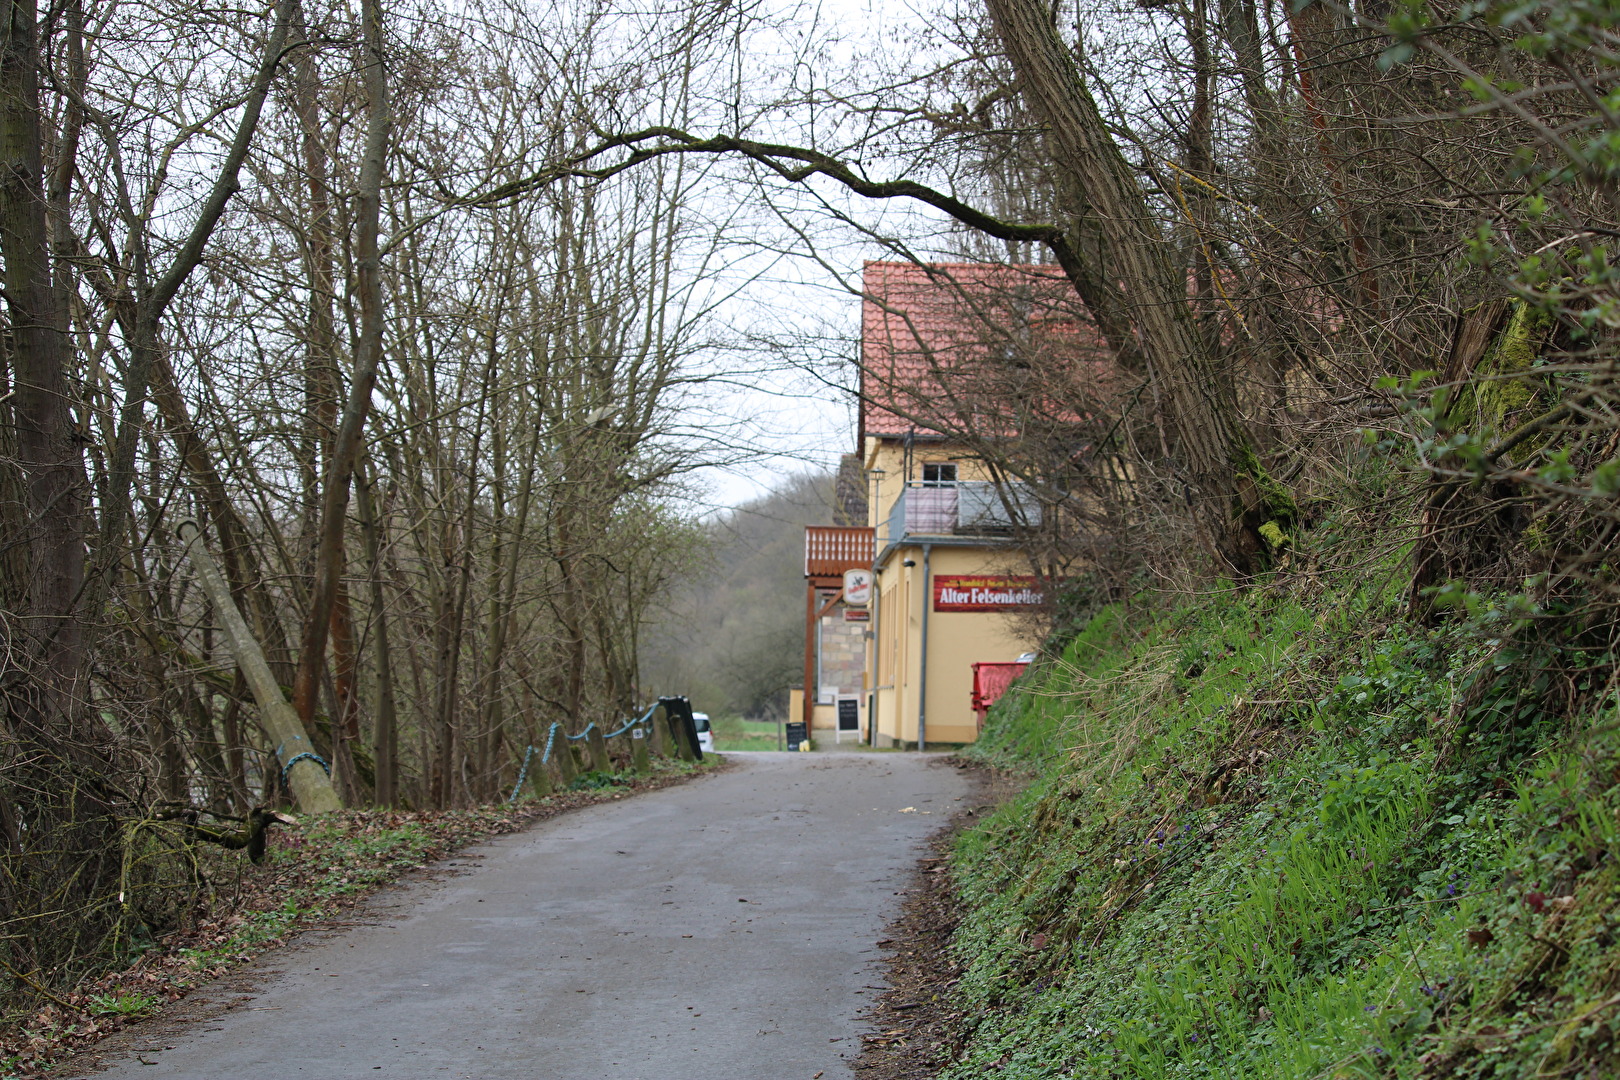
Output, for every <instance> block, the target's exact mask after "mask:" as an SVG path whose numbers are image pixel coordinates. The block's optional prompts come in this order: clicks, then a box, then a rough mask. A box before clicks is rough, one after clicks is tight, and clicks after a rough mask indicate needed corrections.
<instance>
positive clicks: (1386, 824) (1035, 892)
mask: <svg viewBox="0 0 1620 1080" xmlns="http://www.w3.org/2000/svg"><path fill="white" fill-rule="evenodd" d="M1536 634H1537V631H1536V630H1534V629H1533V628H1532V629H1530V630H1528V631H1522V632H1520V633H1518V635H1517V636H1515V635H1514V633H1513V628H1512V627H1511V626H1510V625H1508V624H1507V623H1505V622H1503V621H1501V620H1497V621H1496V622H1492V621H1491V619H1490V617H1489V616H1487V617H1485V618H1483V619H1482V620H1480V621H1476V622H1470V623H1459V624H1456V625H1451V626H1448V627H1444V628H1441V629H1426V628H1422V627H1414V626H1411V625H1409V624H1406V623H1404V622H1403V621H1402V620H1401V618H1400V617H1399V613H1398V611H1397V609H1396V608H1395V607H1394V606H1393V605H1392V604H1388V603H1385V602H1382V601H1379V600H1377V599H1374V598H1370V597H1368V596H1366V595H1364V594H1362V593H1360V592H1358V591H1357V590H1356V589H1354V588H1349V587H1347V588H1345V589H1343V590H1341V591H1338V592H1332V591H1330V592H1328V593H1327V594H1322V593H1320V591H1318V592H1317V593H1316V594H1314V595H1305V596H1294V595H1290V594H1289V593H1288V592H1287V591H1285V590H1281V589H1254V590H1250V591H1247V592H1243V593H1226V594H1217V595H1214V596H1211V597H1206V598H1204V599H1202V600H1200V601H1198V602H1195V603H1192V604H1187V605H1183V606H1181V607H1179V608H1175V609H1156V608H1154V607H1153V606H1152V604H1151V603H1150V602H1143V603H1141V604H1139V605H1138V606H1137V607H1136V608H1135V609H1134V610H1127V609H1126V608H1125V607H1123V606H1119V607H1115V608H1111V609H1109V610H1106V611H1104V612H1103V613H1102V614H1100V615H1099V616H1097V618H1095V619H1093V620H1092V622H1091V623H1090V624H1089V625H1088V626H1087V627H1085V629H1084V630H1083V631H1082V632H1081V633H1080V634H1079V635H1078V636H1077V637H1076V639H1075V640H1074V641H1073V642H1071V643H1070V645H1069V647H1068V648H1067V649H1066V650H1065V652H1064V654H1063V656H1062V659H1061V660H1060V661H1058V662H1056V663H1054V664H1052V665H1050V666H1049V667H1047V669H1046V670H1045V671H1043V672H1037V673H1036V674H1035V676H1034V677H1033V678H1032V679H1031V680H1029V684H1028V686H1026V687H1024V688H1023V689H1022V690H1021V691H1020V692H1019V693H1017V694H1015V695H1009V696H1008V698H1006V699H1004V701H1003V703H999V704H998V706H997V708H996V709H995V710H994V711H993V712H992V714H991V717H990V722H989V725H988V727H987V729H986V732H985V737H984V739H983V740H982V741H981V742H980V744H978V745H976V746H975V747H974V748H972V749H971V750H970V751H969V753H970V754H972V755H974V756H977V757H980V758H982V759H985V760H987V761H991V762H994V763H996V764H999V765H1002V766H1006V767H1016V768H1022V769H1024V770H1026V771H1029V772H1030V773H1031V774H1032V782H1031V784H1030V787H1029V788H1028V789H1027V790H1026V791H1025V792H1024V793H1023V794H1022V795H1021V796H1020V797H1019V798H1018V799H1016V800H1015V801H1014V802H1012V803H1011V804H1009V805H1007V806H1005V807H1003V808H1002V809H1001V810H1000V811H998V812H997V813H996V814H995V815H993V816H991V817H990V818H989V819H987V820H986V821H985V822H984V823H983V824H981V825H980V826H978V827H977V828H975V829H974V830H972V831H970V832H967V833H965V834H964V835H963V836H962V837H961V839H960V840H959V842H958V845H957V848H956V851H955V856H954V860H953V865H954V868H955V872H956V875H957V879H958V884H959V887H960V890H961V895H962V897H963V899H964V901H965V902H966V906H967V913H966V918H965V919H964V922H963V924H962V927H961V929H960V930H959V931H958V933H957V935H956V937H955V939H954V943H953V947H954V948H955V949H956V950H957V952H958V954H959V955H960V957H961V958H962V959H963V961H964V963H965V965H966V970H965V973H964V975H963V978H962V980H961V982H960V983H959V984H958V987H957V990H956V993H957V996H958V998H959V999H960V1000H959V1003H960V1005H961V1007H962V1008H963V1009H964V1011H965V1012H966V1013H967V1014H968V1015H970V1016H972V1017H974V1018H975V1019H974V1020H973V1021H972V1027H971V1034H970V1037H969V1039H968V1042H967V1045H966V1048H965V1050H964V1052H963V1054H962V1057H961V1060H960V1061H959V1062H958V1063H957V1064H956V1065H955V1066H953V1067H952V1068H950V1069H948V1070H947V1071H946V1072H945V1073H944V1074H942V1075H944V1076H946V1077H949V1078H952V1080H966V1078H968V1077H980V1076H984V1075H991V1074H993V1075H996V1076H998V1077H1007V1078H1016V1077H1098V1078H1101V1077H1133V1078H1135V1077H1141V1078H1167V1080H1168V1078H1192V1077H1211V1078H1214V1077H1221V1078H1226V1077H1233V1078H1236V1077H1254V1078H1256V1080H1259V1078H1267V1080H1270V1078H1291V1077H1299V1078H1308V1077H1333V1078H1338V1077H1414V1078H1415V1077H1428V1076H1447V1077H1470V1078H1472V1077H1478V1078H1485V1077H1492V1078H1508V1077H1515V1078H1517V1077H1526V1078H1528V1077H1532V1076H1574V1075H1580V1076H1587V1075H1598V1076H1608V1075H1616V1074H1617V1073H1620V1067H1617V1066H1620V1058H1617V1057H1616V1051H1615V1045H1616V1037H1617V1035H1620V948H1617V947H1616V944H1615V943H1616V941H1617V940H1620V888H1617V886H1620V869H1617V865H1616V861H1617V860H1616V859H1615V858H1614V857H1613V856H1614V855H1615V854H1616V846H1617V844H1620V784H1617V781H1620V733H1617V723H1616V721H1617V719H1620V718H1617V716H1616V712H1615V709H1614V705H1613V698H1612V696H1611V697H1610V698H1609V699H1608V700H1607V702H1605V701H1604V700H1603V698H1602V694H1601V693H1599V691H1601V690H1602V680H1603V678H1605V677H1607V672H1608V671H1609V670H1610V668H1609V666H1607V665H1612V663H1613V657H1612V656H1608V657H1603V656H1599V657H1593V656H1592V655H1590V654H1587V653H1583V652H1580V651H1578V650H1577V649H1575V648H1572V647H1571V643H1570V642H1568V641H1565V640H1562V639H1556V640H1537V638H1536ZM1571 703H1574V705H1573V706H1571ZM1593 1069H1595V1070H1596V1071H1595V1072H1591V1071H1590V1070H1593Z"/></svg>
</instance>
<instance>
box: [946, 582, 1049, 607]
mask: <svg viewBox="0 0 1620 1080" xmlns="http://www.w3.org/2000/svg"><path fill="white" fill-rule="evenodd" d="M1045 602H1046V594H1045V593H1043V592H1042V591H1041V587H1040V582H1039V581H1038V580H1036V579H1035V578H1033V577H1003V576H999V575H998V576H990V575H985V576H980V575H949V576H947V575H941V576H939V577H936V578H935V579H934V610H935V611H1020V610H1027V609H1029V608H1034V607H1040V606H1041V604H1043V603H1045Z"/></svg>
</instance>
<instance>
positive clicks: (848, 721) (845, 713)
mask: <svg viewBox="0 0 1620 1080" xmlns="http://www.w3.org/2000/svg"><path fill="white" fill-rule="evenodd" d="M838 730H839V731H859V730H861V702H860V699H859V698H852V697H846V698H839V699H838Z"/></svg>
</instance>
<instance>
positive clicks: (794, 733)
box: [787, 720, 810, 750]
mask: <svg viewBox="0 0 1620 1080" xmlns="http://www.w3.org/2000/svg"><path fill="white" fill-rule="evenodd" d="M809 738H810V735H809V733H808V732H807V731H805V730H804V721H803V720H790V721H788V725H787V748H788V749H789V750H797V749H798V748H799V744H800V743H802V742H807V741H809Z"/></svg>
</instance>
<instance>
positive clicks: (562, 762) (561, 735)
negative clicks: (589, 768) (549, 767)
mask: <svg viewBox="0 0 1620 1080" xmlns="http://www.w3.org/2000/svg"><path fill="white" fill-rule="evenodd" d="M551 760H552V761H554V762H556V763H557V775H558V777H560V778H561V780H562V786H563V790H564V791H566V790H568V789H569V788H571V787H573V786H574V780H575V779H576V778H577V777H578V776H579V767H578V766H577V765H575V764H574V744H573V743H571V742H569V741H568V733H567V732H565V731H559V732H557V745H556V746H555V747H553V748H552V751H551Z"/></svg>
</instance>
